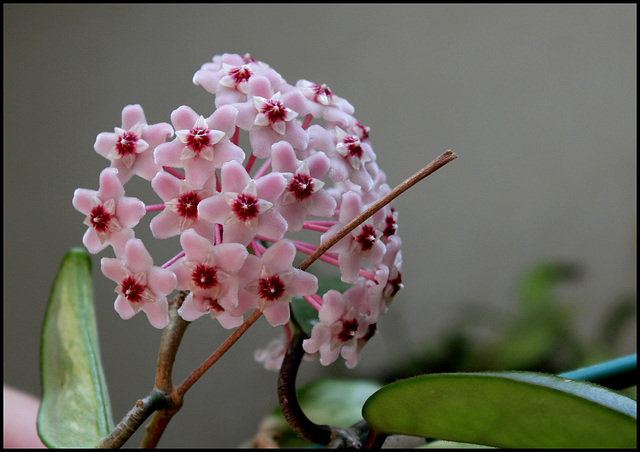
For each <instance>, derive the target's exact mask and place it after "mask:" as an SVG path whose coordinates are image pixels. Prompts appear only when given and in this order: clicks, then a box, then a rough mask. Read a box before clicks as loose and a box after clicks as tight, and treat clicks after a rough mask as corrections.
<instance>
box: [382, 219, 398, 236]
mask: <svg viewBox="0 0 640 452" xmlns="http://www.w3.org/2000/svg"><path fill="white" fill-rule="evenodd" d="M384 223H385V227H384V231H383V235H384V236H385V237H390V236H392V235H394V234H395V233H396V231H397V230H398V224H397V223H396V220H395V219H394V218H393V215H388V216H387V217H386V218H385V219H384Z"/></svg>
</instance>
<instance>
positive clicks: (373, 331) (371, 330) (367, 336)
mask: <svg viewBox="0 0 640 452" xmlns="http://www.w3.org/2000/svg"><path fill="white" fill-rule="evenodd" d="M377 329H378V327H377V326H376V324H375V323H372V324H370V325H369V328H367V334H365V335H364V337H363V338H362V339H364V340H365V341H368V340H369V339H371V338H372V337H373V336H374V335H375V334H376V330H377Z"/></svg>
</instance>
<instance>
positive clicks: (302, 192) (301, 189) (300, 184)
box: [287, 173, 313, 201]
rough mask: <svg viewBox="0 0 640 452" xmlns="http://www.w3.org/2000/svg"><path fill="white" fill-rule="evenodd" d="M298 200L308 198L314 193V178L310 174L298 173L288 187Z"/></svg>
mask: <svg viewBox="0 0 640 452" xmlns="http://www.w3.org/2000/svg"><path fill="white" fill-rule="evenodd" d="M287 190H289V191H290V192H291V193H293V194H294V196H295V197H296V199H297V200H298V201H302V200H303V199H306V198H308V197H309V196H311V195H312V194H313V179H312V178H311V176H309V175H308V174H303V173H298V174H296V175H295V176H293V179H292V180H291V182H290V183H289V186H288V187H287Z"/></svg>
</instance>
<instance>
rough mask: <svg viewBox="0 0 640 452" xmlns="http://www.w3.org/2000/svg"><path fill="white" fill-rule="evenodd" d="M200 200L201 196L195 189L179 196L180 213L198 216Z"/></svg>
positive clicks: (186, 215) (187, 216)
mask: <svg viewBox="0 0 640 452" xmlns="http://www.w3.org/2000/svg"><path fill="white" fill-rule="evenodd" d="M200 201H201V199H200V196H198V194H197V193H196V192H195V191H191V192H189V193H185V194H183V195H182V196H180V198H178V213H179V214H180V216H182V217H186V218H191V219H196V218H198V203H199V202H200Z"/></svg>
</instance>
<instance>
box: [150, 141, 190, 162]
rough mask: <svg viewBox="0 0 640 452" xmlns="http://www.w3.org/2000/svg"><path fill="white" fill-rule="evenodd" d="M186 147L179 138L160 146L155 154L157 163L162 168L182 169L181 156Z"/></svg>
mask: <svg viewBox="0 0 640 452" xmlns="http://www.w3.org/2000/svg"><path fill="white" fill-rule="evenodd" d="M184 147H185V146H184V143H182V142H181V141H180V140H179V139H177V138H176V139H175V140H173V141H170V142H168V143H163V144H160V145H158V147H157V148H156V149H155V151H154V153H153V154H154V158H155V161H156V163H157V164H158V165H161V166H162V165H164V166H172V167H176V168H182V167H183V163H182V160H180V155H181V154H182V150H183V149H184Z"/></svg>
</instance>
